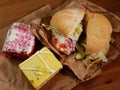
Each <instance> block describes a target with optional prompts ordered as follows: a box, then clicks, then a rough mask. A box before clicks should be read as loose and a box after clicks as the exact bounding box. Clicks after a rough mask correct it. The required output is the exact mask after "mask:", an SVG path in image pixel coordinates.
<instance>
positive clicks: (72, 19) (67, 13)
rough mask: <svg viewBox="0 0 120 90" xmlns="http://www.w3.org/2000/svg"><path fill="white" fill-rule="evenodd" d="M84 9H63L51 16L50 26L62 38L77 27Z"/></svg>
mask: <svg viewBox="0 0 120 90" xmlns="http://www.w3.org/2000/svg"><path fill="white" fill-rule="evenodd" d="M84 13H85V10H84V9H78V8H74V9H63V10H60V11H58V12H57V13H55V14H54V15H53V16H52V19H51V22H50V24H51V26H53V27H55V28H56V30H58V31H59V32H60V33H61V34H63V36H64V37H68V35H69V33H70V32H71V31H73V30H75V28H76V27H77V25H78V24H79V23H80V22H81V20H82V19H83V17H84Z"/></svg>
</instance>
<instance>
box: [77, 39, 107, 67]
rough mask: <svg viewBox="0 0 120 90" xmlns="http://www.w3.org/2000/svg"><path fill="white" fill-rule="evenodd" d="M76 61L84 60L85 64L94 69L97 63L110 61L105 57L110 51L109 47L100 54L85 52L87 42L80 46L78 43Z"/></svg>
mask: <svg viewBox="0 0 120 90" xmlns="http://www.w3.org/2000/svg"><path fill="white" fill-rule="evenodd" d="M76 49H77V53H76V57H75V58H76V60H82V61H83V63H84V64H85V65H86V66H87V67H88V68H90V67H92V66H93V65H94V64H95V63H98V62H101V61H102V62H107V61H108V59H107V57H106V56H105V55H106V54H107V52H108V50H109V46H108V47H106V48H105V49H103V50H101V51H98V52H92V53H89V52H86V50H85V41H84V42H82V43H81V44H80V45H79V44H78V43H77V44H76Z"/></svg>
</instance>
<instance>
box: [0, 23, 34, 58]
mask: <svg viewBox="0 0 120 90" xmlns="http://www.w3.org/2000/svg"><path fill="white" fill-rule="evenodd" d="M30 28H31V27H30V25H27V24H24V23H13V25H12V26H11V28H9V30H8V33H7V37H6V40H5V44H4V46H3V50H2V52H3V53H4V54H6V55H7V56H15V55H16V56H17V57H19V56H20V57H28V56H29V55H30V54H31V53H32V51H33V49H34V45H35V36H34V35H33V33H32V32H31V31H30Z"/></svg>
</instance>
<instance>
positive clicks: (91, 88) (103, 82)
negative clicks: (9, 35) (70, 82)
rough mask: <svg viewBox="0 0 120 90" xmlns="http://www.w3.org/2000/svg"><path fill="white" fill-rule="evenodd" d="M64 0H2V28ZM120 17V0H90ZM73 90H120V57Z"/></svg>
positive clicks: (0, 12)
mask: <svg viewBox="0 0 120 90" xmlns="http://www.w3.org/2000/svg"><path fill="white" fill-rule="evenodd" d="M63 1H64V0H0V29H1V28H4V27H6V26H7V25H9V24H10V23H12V22H14V21H16V20H17V19H19V18H21V17H23V16H25V15H27V14H29V13H31V12H33V11H35V10H37V9H38V8H40V7H42V6H43V5H45V4H48V3H50V4H51V5H52V8H55V7H57V6H58V5H60V4H61V3H62V2H63ZM89 1H91V2H93V3H95V4H98V5H100V6H102V7H103V8H105V9H107V10H109V11H111V12H113V13H114V14H116V15H117V16H119V17H120V0H89ZM72 90H120V58H118V59H117V60H116V61H114V62H113V63H111V64H109V65H107V66H105V67H104V68H103V73H102V74H101V75H99V76H98V77H96V78H95V79H93V80H90V81H88V82H85V83H80V84H79V85H77V86H76V87H75V88H73V89H72Z"/></svg>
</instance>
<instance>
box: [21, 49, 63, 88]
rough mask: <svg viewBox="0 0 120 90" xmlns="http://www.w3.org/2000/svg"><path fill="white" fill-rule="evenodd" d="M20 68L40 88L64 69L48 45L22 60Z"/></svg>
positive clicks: (35, 86)
mask: <svg viewBox="0 0 120 90" xmlns="http://www.w3.org/2000/svg"><path fill="white" fill-rule="evenodd" d="M19 68H20V69H21V70H22V72H23V73H24V75H25V76H26V77H27V79H28V80H29V81H30V82H31V84H32V85H33V87H34V88H35V89H39V88H40V87H41V86H42V85H43V84H44V83H45V82H47V81H48V80H49V79H50V78H51V77H53V76H54V75H55V74H56V73H57V72H59V70H60V69H62V64H61V63H60V61H59V60H58V59H57V58H56V57H55V56H54V54H53V53H52V52H51V51H50V50H49V49H48V48H47V47H44V48H42V49H41V50H40V51H37V52H36V53H35V54H34V55H32V56H31V57H30V58H28V59H27V60H25V61H24V62H22V63H21V64H20V65H19Z"/></svg>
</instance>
